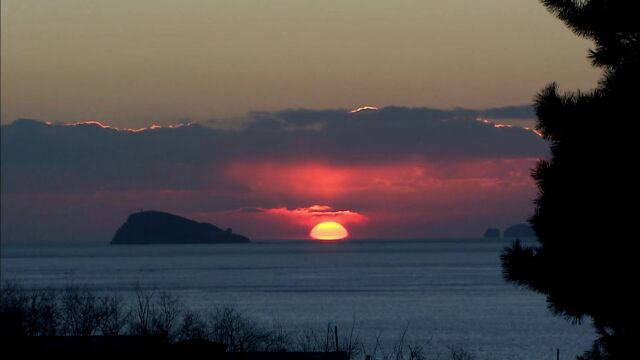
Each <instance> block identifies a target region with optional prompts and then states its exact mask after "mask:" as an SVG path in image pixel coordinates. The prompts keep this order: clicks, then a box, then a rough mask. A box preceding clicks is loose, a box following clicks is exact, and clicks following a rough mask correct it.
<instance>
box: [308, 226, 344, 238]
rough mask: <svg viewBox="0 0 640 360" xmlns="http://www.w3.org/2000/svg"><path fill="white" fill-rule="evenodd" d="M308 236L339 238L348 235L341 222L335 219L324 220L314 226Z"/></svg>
mask: <svg viewBox="0 0 640 360" xmlns="http://www.w3.org/2000/svg"><path fill="white" fill-rule="evenodd" d="M309 236H311V237H312V238H314V239H316V240H340V239H344V238H346V237H347V236H349V232H348V231H347V229H345V227H344V226H342V224H339V223H337V222H335V221H325V222H321V223H320V224H318V225H316V226H314V227H313V229H311V232H310V233H309Z"/></svg>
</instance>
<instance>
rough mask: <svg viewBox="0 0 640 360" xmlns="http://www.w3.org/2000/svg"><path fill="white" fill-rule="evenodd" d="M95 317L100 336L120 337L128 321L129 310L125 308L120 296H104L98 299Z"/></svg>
mask: <svg viewBox="0 0 640 360" xmlns="http://www.w3.org/2000/svg"><path fill="white" fill-rule="evenodd" d="M96 316H97V319H96V320H97V323H98V329H99V330H100V333H102V335H108V336H114V335H120V333H121V332H122V330H123V329H124V327H125V326H126V324H127V322H128V321H129V316H130V310H128V309H127V308H125V305H124V301H123V300H122V296H121V295H119V294H114V295H105V296H102V297H100V298H98V301H97V307H96Z"/></svg>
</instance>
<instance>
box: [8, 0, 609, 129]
mask: <svg viewBox="0 0 640 360" xmlns="http://www.w3.org/2000/svg"><path fill="white" fill-rule="evenodd" d="M1 3H2V13H1V14H2V32H1V33H2V35H1V36H2V97H1V100H2V112H1V120H2V123H8V122H11V121H13V120H15V119H17V118H35V119H42V120H46V121H85V120H99V121H104V122H107V123H110V124H112V125H118V126H148V125H151V124H153V123H158V124H165V125H166V124H172V123H175V122H179V121H183V120H186V119H188V120H191V121H206V120H208V119H210V118H230V117H238V116H244V115H245V114H246V113H247V112H249V111H277V110H282V109H295V108H306V109H336V108H353V107H357V106H359V105H364V104H370V105H375V106H379V107H382V106H389V105H395V106H413V107H416V106H426V107H436V108H451V107H457V106H461V107H470V108H486V107H497V106H505V105H520V104H527V103H530V102H531V99H532V97H533V94H534V93H535V92H536V91H537V90H539V89H540V88H541V87H542V86H544V85H545V84H546V83H547V82H549V81H552V80H555V81H558V82H559V83H560V85H561V86H562V87H563V88H565V89H570V90H574V89H577V88H590V87H592V86H593V85H594V84H595V82H596V79H597V77H598V73H597V71H596V70H593V69H592V68H591V67H590V66H589V63H588V61H587V60H586V58H585V55H586V51H587V49H588V47H589V46H590V44H589V43H588V42H587V41H586V40H582V39H580V38H578V37H576V36H574V35H573V34H572V33H571V32H570V31H569V30H568V29H567V28H566V27H565V26H564V25H563V24H562V23H561V22H560V21H559V20H557V19H556V18H555V17H554V16H552V15H551V14H549V13H547V11H546V10H545V9H544V8H543V6H542V5H540V4H539V2H538V1H536V0H482V1H478V0H447V1H434V0H421V1H414V0H397V1H387V0H360V1H355V0H325V1H301V0H269V1H260V0H229V1H227V0H217V1H208V0H185V1H180V2H179V3H178V2H175V1H173V0H171V1H167V0H136V1H130V0H109V1H105V0H102V1H96V0H56V1H46V0H3V1H2V2H1Z"/></svg>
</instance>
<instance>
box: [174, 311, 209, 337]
mask: <svg viewBox="0 0 640 360" xmlns="http://www.w3.org/2000/svg"><path fill="white" fill-rule="evenodd" d="M207 339H209V329H208V326H207V323H206V322H205V321H204V320H202V319H201V318H200V315H199V314H198V313H196V312H194V311H190V310H188V311H186V312H185V313H184V314H183V315H182V321H181V322H180V325H179V327H178V341H189V340H207Z"/></svg>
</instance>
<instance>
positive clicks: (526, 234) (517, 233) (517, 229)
mask: <svg viewBox="0 0 640 360" xmlns="http://www.w3.org/2000/svg"><path fill="white" fill-rule="evenodd" d="M504 237H506V238H532V237H536V233H535V231H533V228H532V227H531V225H529V224H516V225H512V226H509V227H508V228H506V229H505V230H504Z"/></svg>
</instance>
